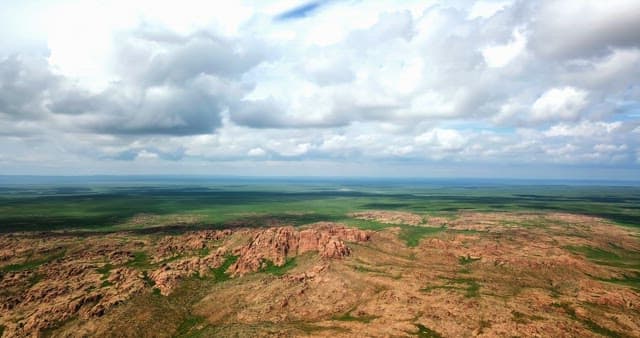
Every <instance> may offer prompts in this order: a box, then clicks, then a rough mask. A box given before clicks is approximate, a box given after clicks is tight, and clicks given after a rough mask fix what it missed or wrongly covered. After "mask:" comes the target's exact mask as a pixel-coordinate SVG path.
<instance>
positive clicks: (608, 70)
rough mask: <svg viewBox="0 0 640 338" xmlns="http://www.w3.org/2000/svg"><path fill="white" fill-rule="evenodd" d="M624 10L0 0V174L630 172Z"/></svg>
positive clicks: (613, 1) (639, 10) (636, 60)
mask: <svg viewBox="0 0 640 338" xmlns="http://www.w3.org/2000/svg"><path fill="white" fill-rule="evenodd" d="M638 18H640V2H639V1H637V0H609V1H601V0H581V1H565V0H558V1H553V0H549V1H535V0H524V1H517V0H505V1H457V0H447V1H435V0H434V1H425V0H422V1H408V0H407V1H383V0H380V1H357V0H325V1H320V0H318V1H299V0H276V1H259V0H256V1H235V2H232V1H224V2H223V1H210V0H207V1H201V0H181V1H158V0H153V1H151V0H141V1H131V0H127V1H124V0H111V1H98V0H82V1H77V0H49V1H38V0H24V1H1V2H0V174H27V175H94V174H119V175H128V174H138V175H139V174H172V175H183V174H184V175H191V174H197V175H242V176H261V175H268V176H274V175H275V176H387V177H485V178H502V177H505V178H575V179H627V180H628V179H631V180H640V20H638Z"/></svg>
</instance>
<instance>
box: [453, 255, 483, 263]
mask: <svg viewBox="0 0 640 338" xmlns="http://www.w3.org/2000/svg"><path fill="white" fill-rule="evenodd" d="M480 259H482V258H480V257H478V258H473V257H471V256H470V255H467V257H465V256H460V257H459V258H458V262H459V263H460V265H467V264H471V263H473V262H475V261H479V260H480Z"/></svg>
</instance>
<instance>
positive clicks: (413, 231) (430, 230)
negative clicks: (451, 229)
mask: <svg viewBox="0 0 640 338" xmlns="http://www.w3.org/2000/svg"><path fill="white" fill-rule="evenodd" d="M444 229H445V228H444V227H439V228H435V227H422V226H411V225H403V226H402V230H401V231H400V239H401V240H403V241H405V242H406V243H407V246H409V247H415V246H418V244H419V243H420V240H421V239H422V238H423V237H425V236H428V235H432V234H437V233H439V232H441V231H443V230H444Z"/></svg>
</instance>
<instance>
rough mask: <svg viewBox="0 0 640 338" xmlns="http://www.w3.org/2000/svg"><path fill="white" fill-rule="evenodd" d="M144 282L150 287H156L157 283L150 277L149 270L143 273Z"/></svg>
mask: <svg viewBox="0 0 640 338" xmlns="http://www.w3.org/2000/svg"><path fill="white" fill-rule="evenodd" d="M142 280H143V281H144V282H145V283H146V284H147V285H148V286H155V285H156V281H154V280H153V279H151V277H149V274H148V273H147V270H145V271H142Z"/></svg>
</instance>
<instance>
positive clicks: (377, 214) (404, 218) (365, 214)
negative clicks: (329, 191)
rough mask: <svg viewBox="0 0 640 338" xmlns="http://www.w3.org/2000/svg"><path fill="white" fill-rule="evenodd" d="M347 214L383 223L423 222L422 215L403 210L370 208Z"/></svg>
mask: <svg viewBox="0 0 640 338" xmlns="http://www.w3.org/2000/svg"><path fill="white" fill-rule="evenodd" d="M349 216H351V217H353V218H358V219H364V220H369V221H376V222H380V223H385V224H409V225H418V224H422V223H424V219H423V217H422V216H420V215H416V214H413V213H410V212H405V211H386V210H384V211H383V210H372V211H362V212H354V213H352V214H350V215H349Z"/></svg>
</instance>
